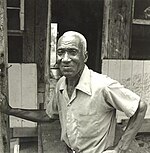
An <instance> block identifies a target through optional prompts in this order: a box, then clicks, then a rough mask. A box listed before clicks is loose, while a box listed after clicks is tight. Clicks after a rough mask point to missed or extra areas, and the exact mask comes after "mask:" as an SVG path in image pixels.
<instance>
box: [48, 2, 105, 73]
mask: <svg viewBox="0 0 150 153" xmlns="http://www.w3.org/2000/svg"><path fill="white" fill-rule="evenodd" d="M51 6H52V22H53V23H58V38H59V37H60V36H61V35H62V34H63V33H64V32H65V31H69V30H73V31H77V32H80V33H82V34H83V35H84V36H85V37H86V38H87V42H88V54H89V59H88V61H87V65H88V66H89V67H90V68H92V69H93V70H95V71H98V72H100V70H101V67H100V65H101V64H100V63H101V43H102V25H103V23H102V21H103V0H92V1H91V0H52V5H51Z"/></svg>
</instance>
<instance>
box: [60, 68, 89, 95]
mask: <svg viewBox="0 0 150 153" xmlns="http://www.w3.org/2000/svg"><path fill="white" fill-rule="evenodd" d="M62 80H63V81H62V83H61V84H60V88H59V90H60V91H62V90H64V89H65V88H66V77H64V76H63V77H62ZM76 89H78V90H80V91H82V92H84V93H86V94H88V95H92V91H91V73H90V70H89V68H88V67H87V66H86V65H85V67H84V70H83V72H82V74H81V77H80V79H79V83H78V84H77V86H76Z"/></svg>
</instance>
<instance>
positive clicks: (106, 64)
mask: <svg viewBox="0 0 150 153" xmlns="http://www.w3.org/2000/svg"><path fill="white" fill-rule="evenodd" d="M108 72H109V60H106V59H105V60H102V74H104V75H108Z"/></svg>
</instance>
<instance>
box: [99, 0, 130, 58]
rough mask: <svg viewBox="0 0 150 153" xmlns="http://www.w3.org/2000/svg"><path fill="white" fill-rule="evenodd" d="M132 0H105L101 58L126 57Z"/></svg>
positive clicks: (128, 45) (128, 44)
mask: <svg viewBox="0 0 150 153" xmlns="http://www.w3.org/2000/svg"><path fill="white" fill-rule="evenodd" d="M132 4H133V0H105V1H104V17H103V19H104V20H103V38H102V39H103V40H102V56H101V57H102V58H111V59H127V58H128V57H129V47H130V31H131V30H130V29H131V28H130V27H131V19H132Z"/></svg>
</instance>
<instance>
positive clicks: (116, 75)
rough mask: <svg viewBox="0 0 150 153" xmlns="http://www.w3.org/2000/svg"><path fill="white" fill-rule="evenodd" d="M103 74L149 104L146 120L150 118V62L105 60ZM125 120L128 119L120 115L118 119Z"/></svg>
mask: <svg viewBox="0 0 150 153" xmlns="http://www.w3.org/2000/svg"><path fill="white" fill-rule="evenodd" d="M102 73H103V74H105V75H108V76H109V77H111V78H113V79H115V80H117V81H119V82H120V83H121V84H123V85H124V86H125V87H127V88H129V89H130V90H132V91H134V92H135V93H137V94H138V95H139V96H140V97H141V99H142V100H143V101H145V102H146V103H147V104H148V110H147V113H146V117H145V118H148V119H149V118H150V94H149V93H150V61H146V60H111V59H109V60H103V63H102ZM123 118H126V117H125V116H124V115H123V114H122V113H121V114H120V113H119V115H118V119H119V120H120V119H123Z"/></svg>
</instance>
